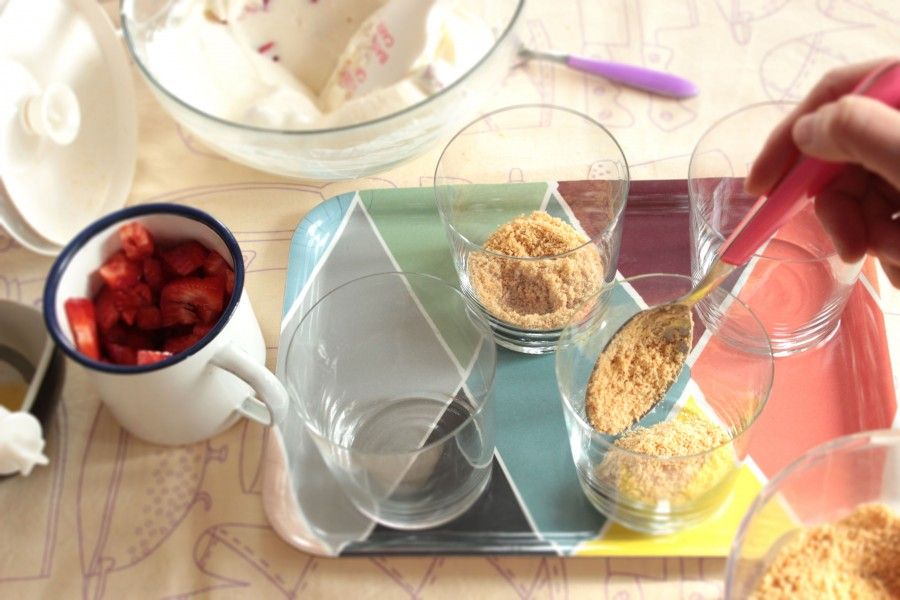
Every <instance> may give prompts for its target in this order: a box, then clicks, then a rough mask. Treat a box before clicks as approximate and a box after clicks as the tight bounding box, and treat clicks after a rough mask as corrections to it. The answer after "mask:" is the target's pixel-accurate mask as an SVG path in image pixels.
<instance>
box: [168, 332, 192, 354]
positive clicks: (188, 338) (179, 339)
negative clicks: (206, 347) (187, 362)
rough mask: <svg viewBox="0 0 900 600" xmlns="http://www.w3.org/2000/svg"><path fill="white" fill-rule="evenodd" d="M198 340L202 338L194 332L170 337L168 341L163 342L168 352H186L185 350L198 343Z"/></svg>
mask: <svg viewBox="0 0 900 600" xmlns="http://www.w3.org/2000/svg"><path fill="white" fill-rule="evenodd" d="M198 341H200V338H199V337H197V336H196V335H194V334H193V333H189V334H187V335H179V336H175V337H170V338H169V339H167V340H166V343H165V344H163V349H164V350H165V351H166V352H171V353H172V354H178V353H179V352H184V351H185V350H187V349H188V348H190V347H191V346H193V345H194V344H196V343H197V342H198Z"/></svg>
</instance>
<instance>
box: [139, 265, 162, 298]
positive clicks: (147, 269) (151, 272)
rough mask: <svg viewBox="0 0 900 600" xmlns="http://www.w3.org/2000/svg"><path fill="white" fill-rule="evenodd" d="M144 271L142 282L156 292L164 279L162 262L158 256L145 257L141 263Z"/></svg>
mask: <svg viewBox="0 0 900 600" xmlns="http://www.w3.org/2000/svg"><path fill="white" fill-rule="evenodd" d="M141 266H142V267H143V271H144V283H146V284H147V285H149V286H150V289H151V290H153V291H154V292H158V291H159V290H160V289H161V288H162V286H163V284H164V283H165V280H164V279H163V268H162V263H161V262H160V261H159V259H158V258H153V257H150V258H145V259H144V262H143V263H142V265H141Z"/></svg>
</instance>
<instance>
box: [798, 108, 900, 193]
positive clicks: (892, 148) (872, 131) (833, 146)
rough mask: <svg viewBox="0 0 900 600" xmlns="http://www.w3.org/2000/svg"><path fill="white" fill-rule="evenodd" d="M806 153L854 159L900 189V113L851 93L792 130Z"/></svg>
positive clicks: (822, 157) (802, 150)
mask: <svg viewBox="0 0 900 600" xmlns="http://www.w3.org/2000/svg"><path fill="white" fill-rule="evenodd" d="M792 136H793V138H794V143H795V144H796V145H797V148H799V149H800V151H801V152H802V153H803V154H807V155H809V156H813V157H815V158H819V159H822V160H827V161H831V162H852V163H856V164H858V165H862V166H863V167H865V168H866V169H868V170H869V171H872V172H874V173H876V174H878V175H880V176H881V177H883V178H884V179H885V180H886V181H887V182H888V183H890V184H891V185H892V186H893V187H894V188H895V189H900V112H898V111H897V110H895V109H893V108H891V107H890V106H888V105H886V104H884V103H882V102H879V101H878V100H873V99H872V98H866V97H864V96H857V95H848V96H844V97H842V98H841V99H839V100H838V101H837V102H830V103H828V104H825V105H824V106H822V107H821V108H819V109H818V110H817V111H815V112H813V113H810V114H808V115H805V116H803V117H801V118H800V119H798V120H797V122H796V123H795V124H794V128H793V130H792Z"/></svg>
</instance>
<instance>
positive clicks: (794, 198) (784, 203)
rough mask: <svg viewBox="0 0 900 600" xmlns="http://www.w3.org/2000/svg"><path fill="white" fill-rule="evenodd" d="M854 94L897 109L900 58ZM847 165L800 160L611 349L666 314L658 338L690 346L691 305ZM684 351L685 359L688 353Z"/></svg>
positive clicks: (620, 333) (637, 317)
mask: <svg viewBox="0 0 900 600" xmlns="http://www.w3.org/2000/svg"><path fill="white" fill-rule="evenodd" d="M852 93H854V94H860V95H864V96H869V97H871V98H875V99H877V100H881V101H882V102H884V103H885V104H887V105H889V106H893V107H895V108H896V107H900V62H895V63H890V64H888V65H884V66H882V67H878V68H876V69H875V70H873V72H871V73H870V74H869V75H868V76H866V78H865V79H864V80H863V81H862V82H861V83H860V84H859V85H858V86H857V87H856V89H855V90H853V92H852ZM845 167H846V165H843V164H838V163H826V162H823V161H819V160H816V159H812V158H806V157H804V158H801V159H800V160H798V161H797V162H796V163H795V164H794V166H793V167H792V168H791V169H790V170H789V171H788V172H787V174H786V175H785V176H784V177H783V178H782V179H781V180H780V181H779V182H778V183H777V184H775V186H774V188H773V189H772V191H771V192H769V194H767V195H765V196H761V197H760V198H759V199H758V200H757V201H756V203H755V204H754V205H753V207H752V208H751V209H750V210H749V211H748V213H747V215H746V216H745V217H744V219H743V220H742V221H741V222H740V223H739V224H738V226H737V227H736V228H735V230H734V231H733V232H732V233H731V235H730V236H729V237H728V239H726V240H725V243H723V244H722V246H721V247H720V248H719V250H718V252H717V255H716V260H715V261H714V262H713V264H712V265H711V266H710V268H709V270H708V271H707V272H706V274H705V275H704V276H703V278H702V279H700V281H698V282H697V283H696V284H695V285H694V287H693V288H692V289H691V290H690V291H689V292H688V293H687V294H685V295H684V296H682V297H680V298H678V299H677V300H675V301H674V302H671V303H668V304H663V305H660V306H657V307H654V308H651V309H647V310H645V311H641V312H639V313H637V314H636V315H634V316H632V317H631V318H630V319H629V320H628V321H626V322H625V324H624V325H622V327H621V328H619V330H618V331H617V332H616V333H615V334H613V336H612V338H611V339H610V342H609V345H608V346H607V348H609V347H612V346H613V342H614V341H616V339H617V338H620V336H621V339H620V342H622V343H625V341H626V340H627V341H630V340H631V339H635V340H637V341H642V340H641V339H640V338H641V336H636V335H635V333H637V330H636V329H635V328H641V329H642V330H646V331H650V330H649V329H647V327H646V323H647V319H648V318H657V317H662V316H663V315H666V317H667V318H668V321H669V322H668V323H666V324H665V327H662V328H654V329H653V335H658V336H659V338H661V339H665V340H668V341H670V342H671V341H679V342H681V341H684V340H685V336H688V337H687V338H686V341H687V344H688V345H690V343H691V340H690V337H689V336H690V333H689V332H691V331H692V327H693V321H692V319H691V308H693V306H694V305H695V304H697V303H698V302H699V301H700V300H702V299H703V298H705V297H706V296H707V294H709V293H710V292H711V291H712V290H714V289H715V288H716V287H717V286H718V285H719V284H720V283H722V281H724V280H725V278H726V277H728V275H729V274H730V273H731V272H732V271H733V270H734V269H735V268H737V267H739V266H742V265H744V264H746V263H747V261H749V260H750V257H751V256H753V253H754V252H756V251H757V250H758V249H759V248H760V247H762V245H763V244H765V243H766V242H767V241H768V240H769V238H770V237H772V235H774V234H775V232H776V231H777V230H778V229H779V228H780V227H781V226H782V225H784V223H786V222H787V221H788V220H789V219H790V218H791V217H793V216H794V215H796V214H797V213H798V212H799V211H800V210H801V209H803V207H804V206H806V205H807V204H808V203H809V202H811V201H812V199H813V198H814V197H815V196H816V194H818V192H819V191H820V190H822V189H823V188H824V187H825V186H826V185H828V184H829V183H830V182H831V181H833V180H834V178H835V177H837V175H838V174H839V173H840V172H841V171H842V170H843V169H844V168H845ZM798 293H799V290H798ZM673 308H674V309H675V310H673ZM673 314H676V315H678V316H679V318H676V319H672V318H671V316H672V315H673ZM632 329H635V331H631V333H629V330H632ZM686 332H688V333H686ZM617 345H622V344H617ZM681 356H682V357H683V358H684V359H686V358H687V352H685V353H683V354H681ZM598 362H599V361H598ZM678 371H680V369H676V370H675V375H674V376H673V377H672V378H671V380H670V381H668V382H667V384H666V385H665V388H664V389H662V390H661V392H662V393H660V394H659V397H657V398H655V399H652V401H651V403H650V406H649V408H648V409H647V410H646V411H644V412H643V414H642V415H641V416H640V417H638V418H637V419H636V421H640V419H641V418H643V416H644V415H646V414H647V413H649V412H650V411H651V410H653V409H654V408H655V407H656V405H657V404H658V403H659V402H660V401H661V400H662V399H663V398H664V397H665V393H666V392H667V391H668V389H669V388H670V387H671V386H672V384H673V383H674V382H675V379H677V376H678Z"/></svg>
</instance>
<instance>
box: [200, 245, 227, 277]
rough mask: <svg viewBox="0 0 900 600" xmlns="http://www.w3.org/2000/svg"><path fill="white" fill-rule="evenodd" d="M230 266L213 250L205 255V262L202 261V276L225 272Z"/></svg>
mask: <svg viewBox="0 0 900 600" xmlns="http://www.w3.org/2000/svg"><path fill="white" fill-rule="evenodd" d="M230 268H231V266H230V265H229V264H228V263H227V262H226V261H225V259H224V258H222V255H221V254H219V253H218V252H216V251H215V250H210V252H209V255H207V257H206V260H204V261H203V274H204V275H218V274H219V273H222V272H224V271H225V269H230Z"/></svg>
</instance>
